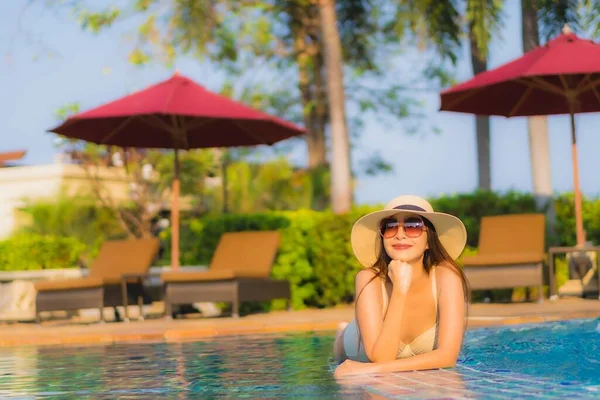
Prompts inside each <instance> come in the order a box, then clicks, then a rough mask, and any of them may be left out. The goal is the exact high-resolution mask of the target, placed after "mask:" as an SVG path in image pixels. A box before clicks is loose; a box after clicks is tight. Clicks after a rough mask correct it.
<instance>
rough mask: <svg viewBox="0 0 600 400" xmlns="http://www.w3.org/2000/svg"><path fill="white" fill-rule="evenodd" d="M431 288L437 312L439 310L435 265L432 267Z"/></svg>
mask: <svg viewBox="0 0 600 400" xmlns="http://www.w3.org/2000/svg"><path fill="white" fill-rule="evenodd" d="M431 290H433V302H434V303H435V313H436V315H437V311H438V292H437V283H436V280H435V267H432V268H431Z"/></svg>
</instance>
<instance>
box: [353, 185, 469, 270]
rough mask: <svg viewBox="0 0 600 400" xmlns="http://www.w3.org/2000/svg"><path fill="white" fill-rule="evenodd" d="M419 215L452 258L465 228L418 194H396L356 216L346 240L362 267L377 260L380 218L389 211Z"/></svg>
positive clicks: (458, 251) (460, 246)
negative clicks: (425, 219)
mask: <svg viewBox="0 0 600 400" xmlns="http://www.w3.org/2000/svg"><path fill="white" fill-rule="evenodd" d="M398 214H409V215H421V216H422V217H423V218H427V219H428V220H429V221H430V222H431V223H432V224H433V226H434V227H435V231H436V232H437V235H438V237H439V239H440V242H441V243H442V245H443V246H444V248H445V249H446V251H447V252H448V254H449V255H450V256H451V257H452V258H453V259H456V258H458V256H460V254H461V253H462V251H463V249H464V248H465V245H466V243H467V230H466V229H465V225H464V224H463V223H462V221H461V220H460V219H458V218H456V217H455V216H453V215H450V214H444V213H440V212H435V211H433V207H431V204H429V202H428V201H427V200H425V199H423V198H421V197H418V196H411V195H405V196H400V197H396V198H395V199H393V200H392V201H390V202H389V203H388V204H386V206H385V208H384V209H383V210H380V211H375V212H372V213H370V214H367V215H365V216H363V217H362V218H360V219H359V220H358V221H356V223H355V224H354V226H353V227H352V234H351V236H350V241H351V242H352V250H354V255H355V256H356V258H357V259H358V261H359V262H360V263H361V264H362V265H363V266H365V267H371V266H373V264H374V263H375V261H377V256H378V253H379V249H380V246H381V245H380V240H381V235H380V234H379V224H380V223H381V220H383V219H384V218H389V217H391V216H393V215H398Z"/></svg>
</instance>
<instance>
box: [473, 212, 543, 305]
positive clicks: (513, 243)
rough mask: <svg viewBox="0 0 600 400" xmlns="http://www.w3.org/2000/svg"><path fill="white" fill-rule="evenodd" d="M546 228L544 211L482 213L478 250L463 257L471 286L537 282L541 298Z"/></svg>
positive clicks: (512, 286) (524, 285) (517, 284)
mask: <svg viewBox="0 0 600 400" xmlns="http://www.w3.org/2000/svg"><path fill="white" fill-rule="evenodd" d="M545 229H546V228H545V216H544V214H511V215H499V216H488V217H483V218H482V220H481V230H480V232H479V251H478V254H477V255H475V256H470V257H464V258H463V259H462V263H463V271H464V273H465V275H466V277H467V280H468V282H469V286H470V288H471V289H473V290H478V289H503V288H516V287H526V286H537V287H538V303H541V302H543V299H544V294H543V293H544V292H543V284H544V276H543V265H544V258H545V253H544V246H545Z"/></svg>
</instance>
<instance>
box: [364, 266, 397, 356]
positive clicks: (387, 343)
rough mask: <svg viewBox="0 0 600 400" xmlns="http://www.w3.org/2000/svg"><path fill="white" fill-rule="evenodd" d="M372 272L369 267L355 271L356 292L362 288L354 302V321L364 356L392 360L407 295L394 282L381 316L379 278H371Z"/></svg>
mask: <svg viewBox="0 0 600 400" xmlns="http://www.w3.org/2000/svg"><path fill="white" fill-rule="evenodd" d="M374 275H375V273H374V272H373V271H371V270H368V269H365V270H362V271H360V272H359V273H358V274H357V275H356V293H357V295H358V293H361V290H362V293H361V295H360V297H359V298H358V301H357V304H356V322H357V324H358V328H359V330H360V334H361V337H362V343H363V345H364V347H365V354H366V355H367V358H368V359H369V360H370V361H371V362H385V361H390V360H394V359H395V358H396V357H397V355H398V347H399V346H400V327H401V324H402V316H403V314H404V304H405V301H406V295H405V294H403V293H402V292H401V291H400V290H398V289H396V288H395V287H396V286H394V289H393V290H392V296H391V298H390V303H389V305H388V308H387V311H386V314H385V317H383V316H382V315H381V309H382V307H383V296H384V293H383V291H382V290H381V281H380V280H379V279H377V278H375V279H372V277H373V276H374ZM371 279H372V280H371ZM369 281H370V282H369ZM363 288H364V289H363Z"/></svg>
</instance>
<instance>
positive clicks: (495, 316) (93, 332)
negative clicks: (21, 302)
mask: <svg viewBox="0 0 600 400" xmlns="http://www.w3.org/2000/svg"><path fill="white" fill-rule="evenodd" d="M548 303H549V304H545V305H535V304H521V305H514V304H505V305H478V306H477V307H473V308H474V311H475V312H473V313H472V314H471V315H470V318H469V320H468V324H467V328H468V329H477V328H484V327H494V326H507V325H521V324H539V323H545V322H553V321H566V320H572V319H588V318H600V301H598V300H582V301H574V302H570V303H569V302H559V303H550V302H548ZM353 315H354V311H353V309H352V307H341V308H332V309H322V310H302V311H274V312H271V313H265V314H252V315H248V316H243V317H240V318H237V319H234V318H230V317H217V318H192V319H175V320H165V319H149V320H145V321H132V322H118V323H115V322H107V323H91V324H90V323H89V321H88V322H87V323H85V322H79V323H73V322H65V321H59V322H58V324H57V323H54V324H48V323H43V324H42V325H35V324H32V323H28V324H12V325H11V324H9V325H4V326H2V328H1V329H0V348H6V347H14V346H60V345H77V346H85V345H110V344H127V343H148V342H154V343H157V342H158V343H178V342H187V341H194V340H212V339H215V338H220V337H226V336H227V337H229V336H255V335H264V334H269V335H270V334H290V333H302V332H305V333H306V332H315V333H317V332H322V333H327V332H334V331H335V330H336V329H337V327H338V325H339V324H340V323H341V322H344V321H349V320H350V319H352V317H353Z"/></svg>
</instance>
